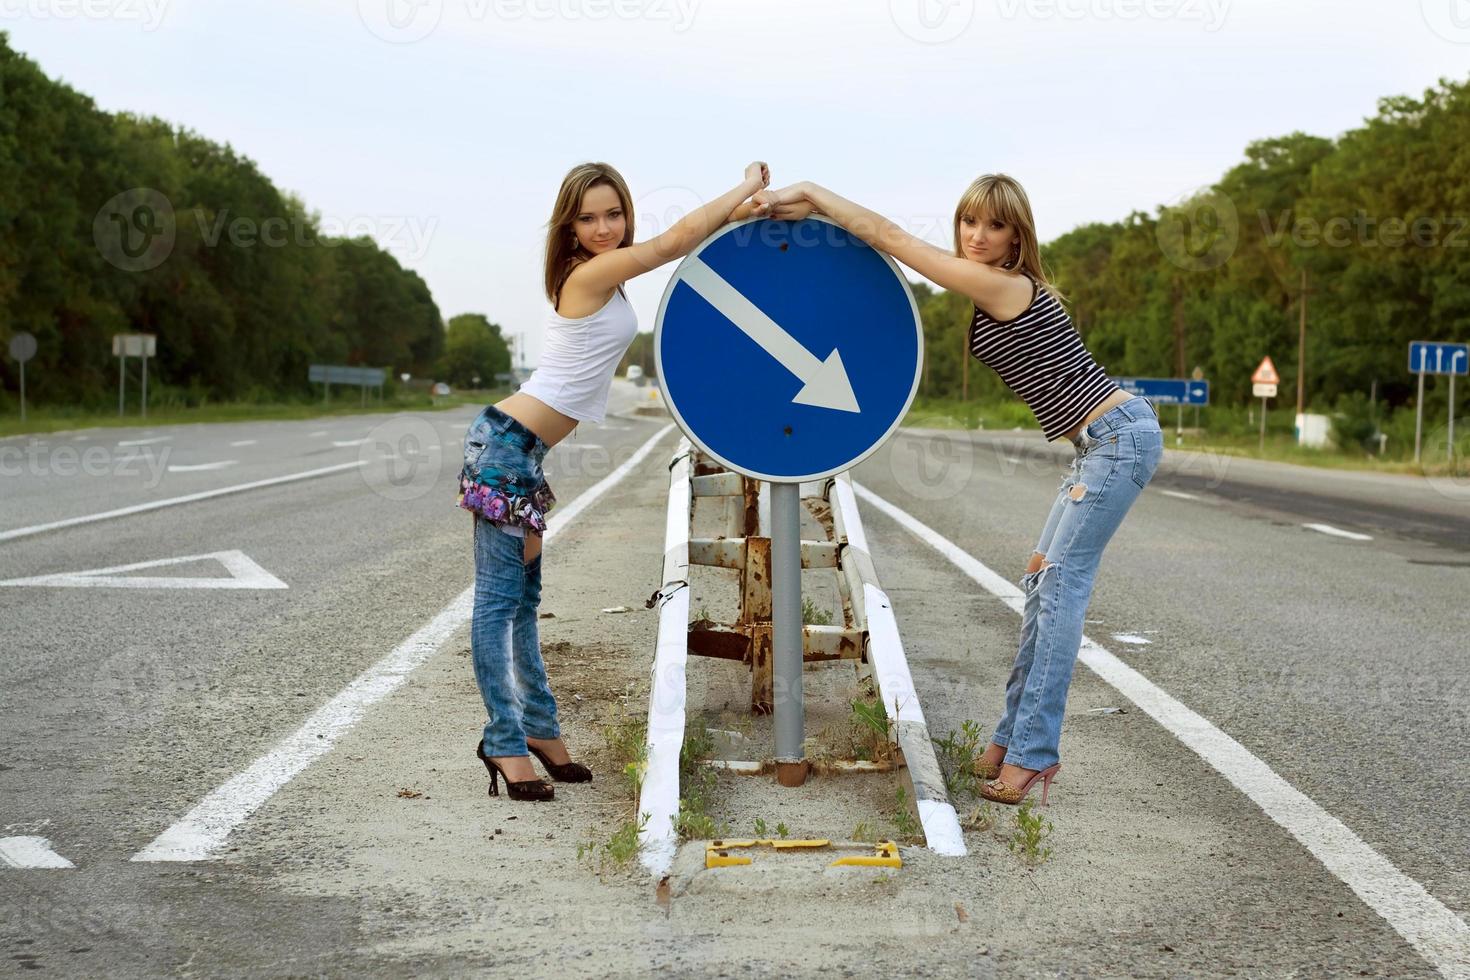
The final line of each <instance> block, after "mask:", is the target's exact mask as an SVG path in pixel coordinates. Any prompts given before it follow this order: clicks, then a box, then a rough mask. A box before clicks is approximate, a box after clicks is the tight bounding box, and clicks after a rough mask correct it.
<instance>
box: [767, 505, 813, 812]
mask: <svg viewBox="0 0 1470 980" xmlns="http://www.w3.org/2000/svg"><path fill="white" fill-rule="evenodd" d="M771 626H772V630H771V632H772V637H771V639H772V646H773V647H774V648H775V650H774V653H775V660H776V671H775V674H776V676H775V682H776V683H775V687H776V690H775V692H774V693H775V695H776V698H775V701H776V704H775V709H776V778H777V779H778V780H779V781H780V782H781V784H782V785H783V786H800V785H801V784H802V782H804V781H805V778H806V772H805V769H806V766H805V765H804V764H803V762H802V751H801V743H802V741H803V737H804V733H805V729H806V717H805V705H804V703H803V701H802V683H801V681H802V673H801V670H802V659H803V653H804V651H803V646H804V644H803V643H802V628H801V627H802V623H801V484H799V483H773V484H771Z"/></svg>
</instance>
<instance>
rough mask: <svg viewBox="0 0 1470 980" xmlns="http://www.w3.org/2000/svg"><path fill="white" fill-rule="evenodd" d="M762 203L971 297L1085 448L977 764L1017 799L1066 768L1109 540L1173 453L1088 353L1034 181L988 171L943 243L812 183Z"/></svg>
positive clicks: (1011, 368)
mask: <svg viewBox="0 0 1470 980" xmlns="http://www.w3.org/2000/svg"><path fill="white" fill-rule="evenodd" d="M755 200H756V202H757V206H756V214H757V215H761V216H766V217H772V218H777V219H781V220H788V221H795V220H799V219H801V218H804V217H806V216H807V215H809V214H811V213H813V212H814V211H815V212H818V213H821V214H824V215H826V216H827V217H829V218H831V219H832V220H834V221H836V222H837V223H838V224H840V225H842V226H843V227H844V228H846V229H847V230H848V231H850V232H852V233H853V234H855V235H857V236H858V237H859V238H861V239H862V240H863V241H865V242H867V243H868V244H869V245H872V246H873V247H874V248H877V249H879V250H881V251H883V252H886V253H888V254H889V255H891V256H893V257H894V258H895V259H897V260H898V261H900V262H902V263H903V264H904V265H906V266H908V267H909V268H911V269H913V270H914V271H916V272H918V273H919V274H921V275H923V276H924V277H925V278H927V279H929V280H931V281H933V282H935V283H938V284H939V285H940V286H942V287H943V288H945V289H948V290H950V291H952V292H958V293H962V294H963V295H965V296H968V297H969V298H970V299H971V301H972V302H973V303H974V307H975V313H974V319H973V320H972V321H971V324H970V333H969V344H968V346H969V349H970V353H971V354H973V355H974V356H975V357H976V358H978V359H979V360H980V361H982V362H983V363H985V364H986V365H987V366H989V367H990V368H992V369H993V370H994V371H995V372H996V374H998V375H999V376H1000V378H1001V380H1002V381H1004V382H1005V383H1006V385H1007V387H1009V388H1010V389H1011V390H1012V391H1014V392H1015V393H1016V394H1017V395H1018V396H1019V397H1020V398H1021V399H1022V400H1023V401H1025V402H1026V404H1027V406H1028V407H1029V408H1030V409H1031V411H1032V412H1033V413H1034V414H1035V416H1036V419H1037V421H1038V422H1040V423H1041V429H1042V433H1043V435H1044V436H1045V437H1046V438H1047V439H1048V440H1052V439H1058V438H1061V437H1062V436H1066V437H1067V438H1068V439H1069V440H1071V442H1072V445H1073V447H1074V449H1075V455H1074V458H1073V460H1072V467H1071V470H1070V472H1069V473H1068V474H1067V475H1066V476H1065V477H1064V478H1063V480H1062V483H1061V486H1060V488H1059V489H1058V492H1057V495H1056V499H1055V500H1054V501H1053V502H1052V506H1051V511H1050V513H1049V514H1048V515H1047V518H1046V521H1045V523H1044V525H1043V527H1042V532H1041V537H1040V540H1039V541H1038V542H1037V545H1036V548H1035V549H1034V550H1033V552H1032V554H1031V559H1030V563H1029V564H1028V566H1027V568H1026V574H1025V575H1024V576H1022V578H1021V579H1020V585H1021V588H1022V590H1023V591H1024V593H1025V596H1026V604H1025V611H1024V614H1023V616H1022V619H1021V639H1020V645H1019V648H1018V650H1017V652H1016V658H1015V662H1014V664H1013V666H1012V668H1011V674H1010V678H1009V680H1008V681H1007V682H1006V691H1005V710H1004V713H1003V714H1002V716H1001V719H1000V721H999V722H998V723H997V725H996V727H995V733H994V734H993V735H992V736H991V740H990V744H989V745H988V746H986V748H985V752H984V754H983V755H982V756H981V757H980V759H979V760H978V761H977V762H976V764H975V772H976V773H977V774H978V775H981V776H984V777H987V780H988V781H987V782H986V783H985V784H984V786H982V788H981V791H980V792H981V795H982V796H984V797H985V798H986V799H989V800H995V801H996V802H999V803H1010V804H1015V803H1019V802H1020V801H1021V800H1022V799H1023V798H1024V797H1025V796H1026V794H1027V793H1028V792H1029V791H1030V789H1031V787H1032V786H1033V785H1035V784H1036V783H1037V781H1040V782H1041V799H1042V803H1043V804H1045V802H1046V795H1047V790H1048V788H1049V787H1050V784H1051V781H1052V778H1053V777H1054V776H1055V775H1056V773H1057V772H1058V770H1060V769H1061V762H1060V756H1059V748H1060V744H1061V730H1062V713H1063V709H1064V707H1065V705H1066V700H1067V688H1068V687H1069V686H1070V684H1071V681H1072V669H1073V667H1074V665H1075V664H1076V660H1077V653H1078V650H1079V648H1080V647H1081V644H1082V625H1083V619H1084V616H1085V615H1086V611H1087V605H1088V602H1089V601H1090V599H1091V597H1092V587H1093V582H1094V580H1095V579H1096V576H1097V569H1098V565H1099V563H1100V562H1101V560H1102V552H1103V548H1104V547H1105V546H1106V545H1107V543H1108V541H1109V540H1110V539H1111V538H1112V536H1113V533H1114V532H1115V531H1116V530H1117V529H1118V527H1119V525H1120V524H1122V522H1123V518H1124V517H1125V516H1126V515H1127V513H1128V510H1129V508H1130V507H1131V506H1132V505H1133V502H1134V501H1135V500H1137V499H1138V496H1139V494H1140V493H1141V492H1142V490H1143V488H1144V487H1145V486H1146V485H1147V484H1148V482H1149V480H1150V479H1151V478H1152V477H1153V474H1154V470H1155V469H1157V468H1158V465H1159V461H1160V460H1161V459H1162V458H1163V453H1164V440H1163V433H1162V432H1161V430H1160V428H1159V422H1158V417H1157V415H1156V414H1155V412H1154V410H1153V407H1152V406H1151V405H1150V404H1149V402H1148V400H1147V399H1145V398H1140V397H1134V396H1131V395H1129V394H1128V392H1126V391H1124V390H1123V389H1121V388H1120V387H1118V385H1117V384H1115V383H1114V382H1113V381H1112V380H1111V379H1110V378H1109V377H1108V376H1107V374H1106V373H1105V372H1104V371H1103V369H1102V368H1101V367H1100V366H1099V365H1098V363H1097V362H1096V361H1095V360H1094V359H1093V357H1092V355H1091V354H1090V353H1088V351H1087V348H1086V347H1085V346H1084V345H1083V343H1082V338H1081V336H1080V335H1079V334H1078V332H1077V330H1076V329H1075V328H1074V327H1073V325H1072V320H1071V318H1070V317H1069V316H1068V315H1067V312H1066V310H1065V309H1064V308H1063V307H1062V304H1061V300H1062V298H1063V297H1062V296H1061V294H1060V293H1059V292H1058V291H1057V289H1056V288H1055V287H1054V286H1052V285H1051V283H1050V282H1048V281H1047V277H1046V273H1045V271H1044V270H1043V268H1042V264H1041V249H1040V245H1039V243H1038V241H1037V238H1036V224H1035V221H1034V220H1033V218H1032V216H1031V204H1030V202H1029V201H1028V200H1027V198H1026V192H1025V191H1024V190H1022V189H1021V185H1020V184H1018V183H1017V182H1016V181H1015V180H1014V179H1012V178H1010V177H1007V176H1005V175H1003V174H986V175H985V176H983V177H980V178H979V179H977V180H976V181H975V182H974V183H973V184H971V185H970V187H969V188H968V189H967V190H966V191H965V193H964V195H963V196H962V197H961V198H960V202H959V205H958V206H957V207H956V208H955V215H954V251H953V252H945V251H943V250H942V249H939V248H936V247H935V246H933V245H931V244H929V243H928V242H926V241H923V240H922V239H919V238H916V237H914V236H913V235H910V234H909V233H908V232H906V231H904V230H903V229H902V228H900V227H899V226H898V225H896V224H894V223H893V222H891V221H889V220H888V219H886V218H884V217H883V216H882V215H879V214H877V213H875V212H873V211H870V210H868V209H867V208H865V207H862V206H861V205H859V204H855V203H853V202H852V201H849V200H846V199H844V198H842V197H840V196H838V195H837V194H834V193H832V192H831V191H829V190H827V189H826V188H824V187H821V186H819V185H817V184H813V183H810V182H803V183H799V184H792V185H791V186H790V187H785V188H782V189H781V190H773V191H764V192H762V193H760V194H758V195H756V197H755Z"/></svg>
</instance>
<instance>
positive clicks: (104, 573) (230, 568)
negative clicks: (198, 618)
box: [0, 551, 289, 589]
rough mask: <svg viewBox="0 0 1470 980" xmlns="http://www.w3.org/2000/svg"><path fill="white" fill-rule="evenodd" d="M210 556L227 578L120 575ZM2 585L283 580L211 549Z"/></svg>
mask: <svg viewBox="0 0 1470 980" xmlns="http://www.w3.org/2000/svg"><path fill="white" fill-rule="evenodd" d="M210 560H214V561H217V562H219V563H220V564H221V565H223V566H225V570H226V571H227V572H229V573H230V577H229V578H185V577H181V576H158V575H122V574H119V573H122V572H135V571H138V570H139V569H142V568H164V567H166V566H169V565H182V564H184V563H185V562H191V561H210ZM5 585H35V586H60V587H64V588H80V589H86V588H110V589H285V588H289V586H288V585H286V583H285V582H282V581H281V580H280V579H278V578H276V577H275V576H274V575H272V574H271V573H270V572H268V571H266V570H265V569H263V568H261V567H260V566H259V565H257V564H256V563H255V562H253V561H251V560H250V559H249V558H247V557H245V553H244V552H241V551H213V552H210V553H209V554H207V555H184V556H183V557H180V558H161V559H158V560H156V561H140V562H136V563H134V564H132V565H114V566H112V567H111V568H93V569H90V570H88V571H84V572H59V573H57V574H54V575H36V576H34V577H32V578H12V579H7V580H5V581H3V582H0V586H5Z"/></svg>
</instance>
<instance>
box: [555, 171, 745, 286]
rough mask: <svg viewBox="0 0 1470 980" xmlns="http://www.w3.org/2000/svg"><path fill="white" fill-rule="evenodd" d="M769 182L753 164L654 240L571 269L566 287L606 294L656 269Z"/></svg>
mask: <svg viewBox="0 0 1470 980" xmlns="http://www.w3.org/2000/svg"><path fill="white" fill-rule="evenodd" d="M770 181H771V171H770V168H768V167H767V166H766V165H765V164H764V163H762V162H760V161H756V162H755V163H752V164H751V165H750V166H748V167H746V168H745V179H744V180H742V181H741V182H740V183H739V184H737V185H736V186H735V187H733V188H731V189H730V190H728V191H726V192H725V193H723V194H721V195H720V196H719V197H717V198H715V199H714V200H713V201H711V202H709V203H708V204H706V205H704V206H703V207H701V208H696V209H695V210H693V211H691V212H689V213H688V214H686V215H685V216H684V217H682V218H680V219H679V220H678V221H676V222H674V224H673V225H671V226H670V227H669V230H668V231H666V232H664V233H663V234H662V235H659V236H658V237H656V238H650V239H649V240H648V241H645V242H638V243H637V244H636V245H629V246H628V247H627V248H615V249H613V250H611V251H608V252H603V253H602V254H601V255H594V256H593V257H592V258H590V259H588V260H587V261H586V262H583V263H581V264H580V265H578V266H577V267H576V268H575V269H573V270H572V274H571V275H570V276H568V277H567V287H570V288H571V289H574V290H577V291H579V292H582V291H585V292H588V293H599V294H600V293H606V292H607V291H608V290H610V289H613V288H614V287H616V286H619V285H622V284H623V283H625V282H627V281H628V280H629V279H632V278H633V277H634V276H641V275H642V274H643V273H645V272H650V271H652V270H653V269H657V268H658V267H659V266H661V265H663V264H664V263H666V262H669V261H671V260H673V259H677V258H682V257H683V256H685V255H688V254H689V253H690V252H691V251H693V250H694V246H696V245H698V244H699V243H700V242H702V241H704V239H705V238H706V237H708V236H709V234H710V233H711V232H713V231H715V229H717V228H719V227H720V226H721V225H724V224H725V223H726V222H727V221H729V220H730V219H731V216H732V215H734V214H735V213H736V208H737V207H738V206H739V205H740V203H741V202H742V201H744V200H745V199H746V198H748V197H750V196H751V195H752V194H754V193H755V192H756V191H758V190H760V189H762V188H763V187H765V186H766V185H767V184H769V183H770Z"/></svg>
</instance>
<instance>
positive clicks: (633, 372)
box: [628, 364, 643, 381]
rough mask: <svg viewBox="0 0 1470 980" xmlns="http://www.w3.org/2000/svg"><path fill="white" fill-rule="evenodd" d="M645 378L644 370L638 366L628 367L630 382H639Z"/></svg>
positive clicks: (631, 365) (630, 365)
mask: <svg viewBox="0 0 1470 980" xmlns="http://www.w3.org/2000/svg"><path fill="white" fill-rule="evenodd" d="M642 377H643V369H642V368H641V367H639V366H638V365H636V364H629V365H628V380H629V381H637V380H638V379H640V378H642Z"/></svg>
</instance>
